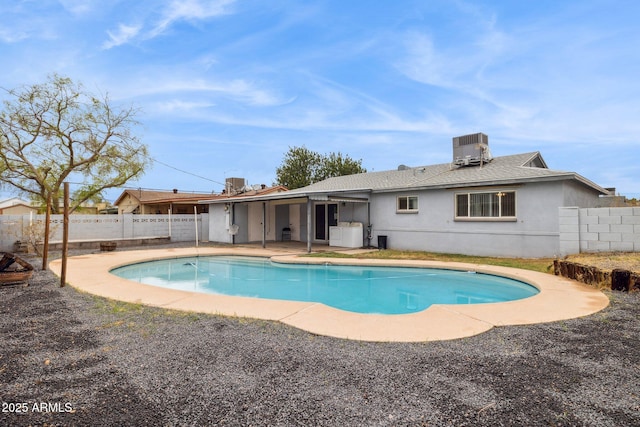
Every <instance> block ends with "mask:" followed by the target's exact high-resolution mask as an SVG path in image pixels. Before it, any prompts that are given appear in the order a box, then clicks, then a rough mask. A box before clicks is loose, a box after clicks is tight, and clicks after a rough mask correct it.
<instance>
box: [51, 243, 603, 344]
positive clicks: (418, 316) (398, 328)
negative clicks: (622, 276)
mask: <svg viewBox="0 0 640 427" xmlns="http://www.w3.org/2000/svg"><path fill="white" fill-rule="evenodd" d="M205 255H247V256H262V257H270V258H272V260H273V261H275V262H282V263H302V264H334V265H370V266H376V265H377V266H380V265H387V266H397V267H431V268H445V269H453V270H463V271H475V272H479V273H487V274H495V275H500V276H505V277H509V278H513V279H516V280H520V281H523V282H526V283H529V284H531V285H533V286H535V287H537V288H538V289H539V290H540V293H538V294H537V295H534V296H532V297H529V298H526V299H522V300H517V301H509V302H502V303H487V304H473V305H432V306H431V307H429V308H428V309H426V310H424V311H421V312H418V313H411V314H393V315H381V314H362V313H353V312H348V311H343V310H339V309H336V308H333V307H329V306H326V305H324V304H321V303H314V302H298V301H283V300H269V299H260V298H251V297H234V296H227V295H209V294H202V293H197V292H189V291H183V290H174V289H166V288H161V287H156V286H151V285H144V284H141V283H137V282H133V281H130V280H126V279H122V278H119V277H117V276H114V275H113V274H110V273H109V271H110V270H111V269H113V268H116V267H119V266H123V265H127V264H132V263H136V262H142V261H149V260H156V259H167V258H182V257H188V256H205ZM300 255H301V254H300V253H283V252H282V251H275V250H270V249H263V248H247V247H229V248H214V247H200V248H197V247H193V248H169V249H149V250H135V251H115V252H103V253H96V254H87V255H79V256H73V257H70V258H68V261H67V283H68V284H69V285H71V286H73V287H74V288H76V289H78V290H81V291H84V292H87V293H90V294H94V295H98V296H102V297H106V298H111V299H115V300H119V301H125V302H130V303H139V304H145V305H150V306H156V307H162V308H168V309H174V310H183V311H193V312H202V313H208V314H217V315H224V316H235V317H247V318H255V319H262V320H276V321H279V322H282V323H285V324H288V325H291V326H294V327H296V328H299V329H303V330H305V331H308V332H311V333H314V334H319V335H327V336H332V337H336V338H345V339H352V340H362V341H380V342H420V341H438V340H450V339H457V338H464V337H469V336H473V335H477V334H480V333H483V332H486V331H488V330H490V329H491V328H493V327H495V326H507V325H528V324H535V323H544V322H554V321H560V320H567V319H573V318H577V317H583V316H587V315H590V314H593V313H596V312H598V311H600V310H602V309H604V308H605V307H607V306H608V305H609V298H607V296H606V295H604V294H603V293H602V292H601V291H599V290H597V289H595V288H592V287H589V286H587V285H584V284H582V283H579V282H576V281H574V280H570V279H567V278H564V277H560V276H554V275H551V274H545V273H539V272H535V271H530V270H521V269H516V268H510V267H499V266H490V265H479V264H468V263H459V262H437V261H415V260H379V259H354V258H317V257H303V256H300ZM61 264H62V261H61V260H60V259H57V260H54V261H51V262H50V263H49V268H50V269H51V270H52V271H53V272H54V273H55V274H57V275H60V270H61Z"/></svg>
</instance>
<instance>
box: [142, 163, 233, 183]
mask: <svg viewBox="0 0 640 427" xmlns="http://www.w3.org/2000/svg"><path fill="white" fill-rule="evenodd" d="M151 160H152V161H154V162H156V163H160V164H161V165H162V166H166V167H168V168H170V169H173V170H177V171H178V172H182V173H186V174H187V175H191V176H195V177H196V178H200V179H204V180H205V181H210V182H213V183H216V184H220V185H226V184H225V183H224V182H220V181H215V180H213V179H209V178H205V177H204V176H200V175H196V174H195V173H192V172H188V171H185V170H182V169H178V168H177V167H175V166H171V165H168V164H166V163H164V162H161V161H160V160H158V159H154V158H153V157H151Z"/></svg>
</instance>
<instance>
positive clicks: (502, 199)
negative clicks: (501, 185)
mask: <svg viewBox="0 0 640 427" xmlns="http://www.w3.org/2000/svg"><path fill="white" fill-rule="evenodd" d="M455 212H456V219H461V220H466V219H505V220H515V219H516V192H515V191H496V192H482V193H480V192H478V193H457V194H456V206H455Z"/></svg>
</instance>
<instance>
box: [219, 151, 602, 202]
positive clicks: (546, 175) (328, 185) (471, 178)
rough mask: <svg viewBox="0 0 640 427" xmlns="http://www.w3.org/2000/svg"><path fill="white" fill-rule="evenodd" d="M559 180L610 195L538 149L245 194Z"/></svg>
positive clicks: (302, 194)
mask: <svg viewBox="0 0 640 427" xmlns="http://www.w3.org/2000/svg"><path fill="white" fill-rule="evenodd" d="M558 180H575V181H578V182H580V183H581V184H583V185H586V186H587V187H590V188H592V189H593V190H595V191H596V192H599V193H600V194H608V191H607V190H606V189H604V188H602V187H600V186H599V185H597V184H595V183H594V182H592V181H590V180H588V179H587V178H584V177H583V176H581V175H579V174H577V173H575V172H565V171H558V170H552V169H549V168H548V167H547V164H546V162H545V161H544V159H543V158H542V155H541V154H540V153H539V152H537V151H535V152H530V153H522V154H513V155H509V156H500V157H494V158H493V160H492V161H490V162H487V163H484V164H482V165H481V166H462V167H458V166H455V165H453V164H452V163H441V164H437V165H430V166H420V167H401V168H399V169H397V170H388V171H381V172H366V173H360V174H355V175H344V176H338V177H334V178H328V179H325V180H324V181H320V182H317V183H315V184H311V185H308V186H306V187H302V188H297V189H295V190H290V191H288V192H287V193H285V194H282V195H279V196H278V197H275V195H272V196H264V197H255V196H253V197H244V201H251V200H269V199H274V198H283V199H284V198H288V199H293V198H296V197H307V196H313V195H318V194H328V193H331V194H338V193H357V192H387V191H389V192H391V191H394V192H397V191H402V190H404V189H406V190H419V189H438V188H462V187H478V186H491V185H511V184H519V183H524V182H541V181H558ZM209 201H210V202H212V203H219V200H215V199H213V198H209V199H207V202H209Z"/></svg>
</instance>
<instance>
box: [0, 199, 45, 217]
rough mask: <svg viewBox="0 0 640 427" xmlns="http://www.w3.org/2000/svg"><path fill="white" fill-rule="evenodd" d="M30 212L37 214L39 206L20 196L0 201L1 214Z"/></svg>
mask: <svg viewBox="0 0 640 427" xmlns="http://www.w3.org/2000/svg"><path fill="white" fill-rule="evenodd" d="M28 213H33V214H37V213H38V208H37V207H36V206H31V203H29V202H27V201H24V200H22V199H20V198H19V197H12V198H10V199H6V200H2V201H0V215H24V214H28Z"/></svg>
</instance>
